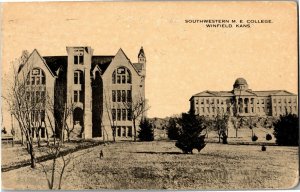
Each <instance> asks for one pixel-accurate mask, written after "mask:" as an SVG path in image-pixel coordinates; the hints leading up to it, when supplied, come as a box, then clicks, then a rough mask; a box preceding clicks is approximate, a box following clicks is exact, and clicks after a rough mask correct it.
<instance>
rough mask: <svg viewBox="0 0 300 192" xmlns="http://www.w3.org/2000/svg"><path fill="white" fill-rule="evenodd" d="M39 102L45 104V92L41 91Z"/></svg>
mask: <svg viewBox="0 0 300 192" xmlns="http://www.w3.org/2000/svg"><path fill="white" fill-rule="evenodd" d="M41 100H42V103H43V104H45V101H46V96H45V91H41Z"/></svg>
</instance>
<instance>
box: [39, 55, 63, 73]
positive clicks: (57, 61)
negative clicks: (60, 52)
mask: <svg viewBox="0 0 300 192" xmlns="http://www.w3.org/2000/svg"><path fill="white" fill-rule="evenodd" d="M43 59H44V60H45V62H46V64H47V66H48V67H49V69H50V70H51V72H52V73H53V74H54V75H57V73H56V72H57V70H58V69H59V68H63V69H66V68H67V65H68V56H46V57H43Z"/></svg>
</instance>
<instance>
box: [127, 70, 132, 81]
mask: <svg viewBox="0 0 300 192" xmlns="http://www.w3.org/2000/svg"><path fill="white" fill-rule="evenodd" d="M127 83H129V84H130V83H131V76H130V74H129V73H128V72H127Z"/></svg>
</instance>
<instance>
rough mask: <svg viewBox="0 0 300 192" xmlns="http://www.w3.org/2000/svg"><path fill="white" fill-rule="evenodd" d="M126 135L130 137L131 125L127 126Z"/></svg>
mask: <svg viewBox="0 0 300 192" xmlns="http://www.w3.org/2000/svg"><path fill="white" fill-rule="evenodd" d="M127 136H128V137H132V127H131V126H129V127H127Z"/></svg>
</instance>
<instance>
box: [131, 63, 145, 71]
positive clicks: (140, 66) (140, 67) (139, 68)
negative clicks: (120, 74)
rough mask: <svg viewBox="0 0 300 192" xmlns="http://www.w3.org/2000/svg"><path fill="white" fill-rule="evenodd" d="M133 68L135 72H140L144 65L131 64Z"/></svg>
mask: <svg viewBox="0 0 300 192" xmlns="http://www.w3.org/2000/svg"><path fill="white" fill-rule="evenodd" d="M133 66H134V68H135V69H136V70H137V71H141V70H142V69H143V66H144V64H143V63H133Z"/></svg>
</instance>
